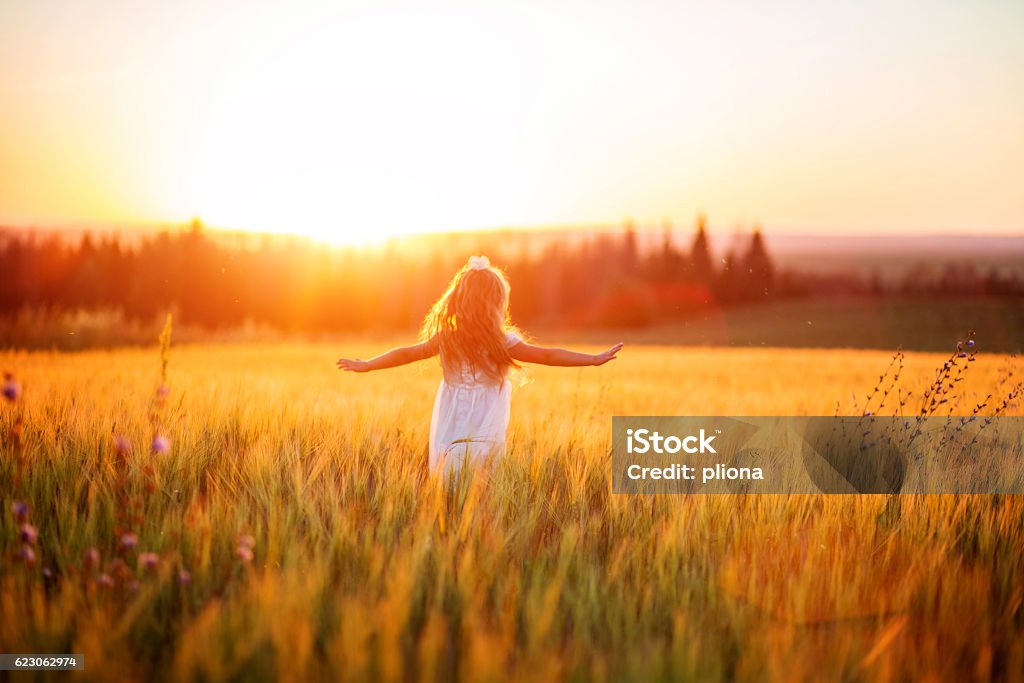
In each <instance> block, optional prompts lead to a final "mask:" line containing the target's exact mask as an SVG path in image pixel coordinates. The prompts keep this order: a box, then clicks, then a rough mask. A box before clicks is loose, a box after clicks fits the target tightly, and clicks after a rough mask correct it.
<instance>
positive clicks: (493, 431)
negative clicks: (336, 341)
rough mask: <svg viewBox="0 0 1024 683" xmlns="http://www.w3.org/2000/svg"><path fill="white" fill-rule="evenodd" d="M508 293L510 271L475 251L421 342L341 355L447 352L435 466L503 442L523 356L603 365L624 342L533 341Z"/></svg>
mask: <svg viewBox="0 0 1024 683" xmlns="http://www.w3.org/2000/svg"><path fill="white" fill-rule="evenodd" d="M508 295H509V285H508V281H507V280H506V279H505V276H504V274H503V273H502V272H501V271H500V270H498V269H497V268H494V267H492V266H491V263H490V261H488V260H487V257H486V256H473V257H471V258H470V259H469V262H468V263H467V264H466V265H465V266H463V267H462V270H460V271H459V272H458V273H457V274H456V275H455V278H454V279H453V280H452V282H451V284H450V285H449V286H448V290H447V291H446V292H445V293H444V296H442V297H441V298H440V300H438V302H437V303H436V304H434V306H433V308H432V309H431V311H430V313H429V314H427V317H426V320H424V322H423V330H422V332H421V334H420V338H421V339H422V341H421V342H420V343H419V344H416V345H414V346H403V347H400V348H397V349H392V350H391V351H388V352H387V353H383V354H381V355H379V356H377V357H376V358H371V359H370V360H359V359H358V358H356V359H354V360H353V359H349V358H340V359H338V367H339V368H340V369H342V370H350V371H352V372H369V371H370V370H383V369H384V368H394V367H398V366H399V365H405V364H407V363H412V362H415V361H418V360H424V359H426V358H431V357H433V356H440V357H441V370H442V373H443V378H442V379H441V385H440V387H438V389H437V397H436V398H435V400H434V415H433V417H432V418H431V420H430V467H431V469H434V470H437V469H438V468H440V467H444V468H445V469H448V470H452V471H455V470H458V469H459V467H460V466H461V465H462V463H464V462H465V461H467V460H474V461H475V460H478V459H482V458H484V457H485V456H487V455H489V454H491V453H495V452H499V451H500V450H502V449H503V448H504V445H505V430H506V429H507V428H508V418H509V407H510V405H511V400H512V385H511V383H510V382H509V380H508V373H509V369H510V368H518V367H519V362H523V363H540V364H541V365H557V366H561V367H576V366H581V365H604V364H605V363H607V362H608V361H610V360H614V359H615V354H617V353H618V352H619V350H620V349H622V344H621V343H619V344H616V345H615V346H613V347H611V348H610V349H608V350H607V351H602V352H601V353H597V354H589V353H580V352H577V351H568V350H565V349H553V348H544V347H542V346H534V345H533V344H528V343H526V342H525V341H523V338H522V337H520V336H519V334H517V332H516V330H515V328H513V327H512V325H511V323H510V322H509V315H508Z"/></svg>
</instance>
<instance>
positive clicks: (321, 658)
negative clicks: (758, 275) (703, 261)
mask: <svg viewBox="0 0 1024 683" xmlns="http://www.w3.org/2000/svg"><path fill="white" fill-rule="evenodd" d="M378 350H381V349H380V344H370V343H368V342H351V343H347V344H345V343H342V344H335V345H325V344H276V345H190V346H183V347H180V348H179V347H175V348H173V349H172V350H171V352H170V357H169V364H168V366H167V376H166V379H162V378H161V368H160V355H159V351H158V350H157V349H155V348H153V349H121V350H110V351H88V352H82V353H56V352H54V353H46V352H10V351H8V352H0V370H5V371H8V372H11V373H12V374H13V376H14V377H15V378H16V380H17V382H18V387H19V389H20V392H19V393H20V395H19V396H17V400H7V401H4V402H3V403H2V404H0V435H2V438H3V444H2V447H0V457H2V460H0V498H2V502H3V506H4V507H3V510H2V511H0V551H2V554H0V652H10V653H13V652H24V653H32V652H34V653H60V652H75V653H82V654H84V656H85V661H86V677H87V678H88V679H90V680H196V679H198V680H207V681H222V680H257V681H258V680H302V679H319V680H355V681H359V680H464V681H490V680H506V679H508V680H521V681H533V680H579V681H591V680H593V681H602V680H637V681H650V680H672V681H679V680H701V681H714V680H780V681H781V680H786V681H789V680H872V681H889V680H909V679H914V680H929V679H932V680H957V681H964V680H991V679H993V678H997V679H1006V680H1020V679H1022V678H1024V604H1022V603H1024V501H1022V500H1021V499H1020V497H1015V496H1003V497H995V496H985V497H962V496H961V497H956V496H921V497H909V496H904V497H884V496H800V497H783V496H646V497H645V496H622V495H612V494H611V493H610V482H609V476H610V472H609V464H610V456H609V448H610V440H611V416H612V415H616V414H625V415H630V414H631V415H657V414H664V415H716V414H719V415H790V414H791V415H815V414H824V415H831V414H834V413H835V412H836V411H837V409H838V410H839V411H840V412H842V413H844V414H857V413H856V412H851V411H862V410H863V409H864V404H865V399H866V397H867V395H868V394H869V393H870V392H871V390H872V388H873V387H874V386H876V385H877V384H878V381H879V376H880V375H881V374H882V372H883V371H884V370H885V368H886V366H887V365H889V363H890V354H886V353H881V352H869V351H839V350H827V351H825V350H820V351H815V350H778V349H756V350H755V349H751V350H743V349H711V348H674V347H657V346H646V347H629V346H627V348H626V349H625V351H624V352H623V353H622V355H621V357H620V359H619V360H617V361H615V362H614V363H612V364H611V365H609V366H606V367H603V368H599V369H595V368H585V369H552V368H531V369H530V370H529V371H528V372H527V373H524V374H523V375H520V376H518V377H517V378H516V382H517V384H518V386H516V388H515V390H514V395H513V408H512V411H513V416H512V424H511V427H510V433H509V451H508V454H507V456H506V457H505V459H504V460H502V461H501V462H500V463H499V464H498V465H497V467H496V468H495V469H494V470H493V471H492V472H491V473H490V476H488V477H484V476H483V475H482V474H478V475H476V476H474V477H472V478H471V479H469V480H467V481H462V482H459V485H458V486H457V487H455V488H454V489H449V488H446V487H445V486H444V485H442V483H441V482H439V481H437V480H436V479H435V478H432V477H430V476H428V475H427V473H426V472H425V462H426V451H427V446H426V443H427V433H428V428H429V420H430V408H431V403H432V400H433V395H434V391H435V390H436V387H437V382H438V379H439V369H438V367H437V366H436V364H434V363H432V362H425V363H421V364H419V365H416V366H410V367H406V368H401V369H396V370H390V371H383V372H380V373H373V374H369V375H360V376H352V375H343V374H342V373H340V372H338V371H337V370H335V369H334V360H335V359H336V358H337V357H338V356H341V355H347V356H363V357H366V356H367V355H370V353H372V352H373V351H378ZM945 357H946V356H944V355H942V354H907V356H906V358H905V367H904V369H903V372H902V376H901V378H900V383H901V385H903V386H905V387H907V388H920V387H922V386H924V385H927V384H928V382H929V381H931V378H932V376H933V372H934V369H935V368H936V366H941V364H942V362H943V359H944V358H945ZM1008 362H1009V360H1008V359H1007V358H1004V357H998V356H989V357H986V356H984V355H980V356H979V360H978V362H976V363H973V364H972V367H971V372H970V373H969V376H968V378H967V380H966V381H965V382H964V383H963V385H962V396H961V397H960V399H959V400H960V401H961V403H960V404H959V405H961V406H965V407H966V409H967V412H969V410H970V407H971V406H972V405H974V404H976V403H977V402H979V401H980V399H982V398H983V397H984V396H985V395H986V394H987V393H989V392H990V391H992V390H993V387H1003V386H1005V384H1006V381H1007V377H1008V375H1007V367H1008V366H1007V363H1008ZM1016 379H1017V380H1019V372H1018V374H1017V376H1016ZM164 382H166V385H165V386H166V387H167V391H166V392H161V391H158V387H160V386H161V385H162V384H163V383H164ZM164 394H166V395H164ZM1008 412H1009V413H1010V414H1020V408H1019V407H1012V406H1011V408H1010V410H1009V411H1008ZM155 437H160V438H155ZM26 527H27V528H26ZM61 676H64V677H66V674H60V673H54V674H53V675H52V678H53V679H57V678H60V677H61Z"/></svg>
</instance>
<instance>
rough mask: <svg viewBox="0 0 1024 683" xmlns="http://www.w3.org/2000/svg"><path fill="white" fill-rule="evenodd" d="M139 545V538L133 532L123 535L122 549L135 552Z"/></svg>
mask: <svg viewBox="0 0 1024 683" xmlns="http://www.w3.org/2000/svg"><path fill="white" fill-rule="evenodd" d="M138 544H139V537H138V536H137V535H136V534H133V533H131V532H128V533H124V534H121V547H122V548H124V549H125V550H133V549H134V548H135V546H137V545H138Z"/></svg>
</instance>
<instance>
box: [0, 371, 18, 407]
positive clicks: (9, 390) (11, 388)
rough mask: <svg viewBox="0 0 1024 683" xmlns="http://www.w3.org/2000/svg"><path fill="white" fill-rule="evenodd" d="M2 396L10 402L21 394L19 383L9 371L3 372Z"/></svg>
mask: <svg viewBox="0 0 1024 683" xmlns="http://www.w3.org/2000/svg"><path fill="white" fill-rule="evenodd" d="M3 391H4V398H6V399H7V400H8V401H10V402H11V403H14V402H15V401H17V400H18V397H19V396H21V385H19V384H18V382H17V381H16V380H15V379H14V375H12V374H11V373H9V372H5V373H4V389H3Z"/></svg>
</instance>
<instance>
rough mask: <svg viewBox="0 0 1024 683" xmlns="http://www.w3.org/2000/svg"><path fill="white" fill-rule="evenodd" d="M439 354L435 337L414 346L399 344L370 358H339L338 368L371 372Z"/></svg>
mask: <svg viewBox="0 0 1024 683" xmlns="http://www.w3.org/2000/svg"><path fill="white" fill-rule="evenodd" d="M436 354H437V345H436V344H435V343H434V340H433V339H430V340H428V341H425V342H420V343H419V344H413V345H412V346H399V347H398V348H397V349H391V350H390V351H388V352H386V353H382V354H380V355H379V356H374V357H373V358H371V359H370V360H359V359H358V358H339V359H338V369H339V370H350V371H351V372H369V371H370V370H383V369H385V368H397V367H398V366H399V365H407V364H409V363H415V362H416V361H418V360H426V359H427V358H430V357H431V356H434V355H436Z"/></svg>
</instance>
